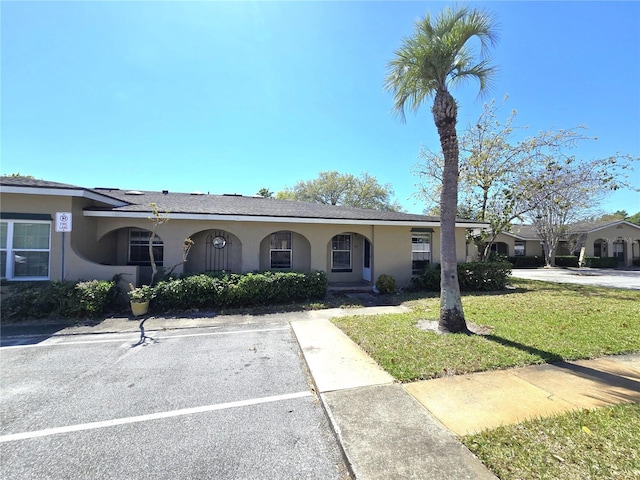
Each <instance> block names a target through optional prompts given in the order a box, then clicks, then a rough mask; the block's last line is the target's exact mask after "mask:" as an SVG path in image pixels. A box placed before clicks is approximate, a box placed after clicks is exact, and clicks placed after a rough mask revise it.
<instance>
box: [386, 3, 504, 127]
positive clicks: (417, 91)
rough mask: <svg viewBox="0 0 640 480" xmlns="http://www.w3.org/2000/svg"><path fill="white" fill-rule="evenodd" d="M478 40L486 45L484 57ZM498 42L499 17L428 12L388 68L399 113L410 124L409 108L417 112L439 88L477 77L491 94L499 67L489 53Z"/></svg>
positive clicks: (476, 12) (455, 11)
mask: <svg viewBox="0 0 640 480" xmlns="http://www.w3.org/2000/svg"><path fill="white" fill-rule="evenodd" d="M472 39H477V40H478V41H479V43H480V55H479V59H477V57H478V56H477V55H475V54H474V52H473V50H472V47H471V45H470V41H471V40H472ZM497 39H498V35H497V32H496V29H495V18H494V17H493V15H491V14H490V13H488V12H486V11H484V10H481V9H469V8H465V7H463V8H457V9H451V8H446V9H444V10H443V11H442V12H440V14H439V15H438V16H436V17H435V18H434V17H432V16H431V15H430V14H429V13H427V15H426V16H425V17H424V18H422V19H419V20H417V21H416V23H415V24H414V32H413V35H412V36H410V37H407V38H404V39H403V41H402V45H401V47H400V48H399V49H398V50H396V52H395V57H394V59H393V60H391V61H390V62H389V63H388V65H387V76H386V78H385V80H384V88H385V90H387V91H388V92H390V93H392V94H393V97H394V106H393V111H394V112H395V113H397V114H398V115H399V116H400V118H401V119H402V120H405V109H409V110H410V111H415V110H417V109H418V108H419V107H420V105H421V104H422V103H423V102H424V101H425V100H426V99H428V98H431V97H432V96H434V95H435V93H436V92H437V91H438V90H448V87H449V86H452V85H455V84H458V83H460V82H461V81H464V80H469V79H472V78H475V79H477V80H478V82H479V86H480V92H481V93H482V92H484V91H486V90H488V89H489V87H490V85H491V78H492V77H493V76H494V74H495V72H496V69H495V67H493V66H491V65H490V60H489V59H488V58H487V57H486V53H487V50H488V48H489V47H490V46H493V45H494V44H495V42H496V41H497Z"/></svg>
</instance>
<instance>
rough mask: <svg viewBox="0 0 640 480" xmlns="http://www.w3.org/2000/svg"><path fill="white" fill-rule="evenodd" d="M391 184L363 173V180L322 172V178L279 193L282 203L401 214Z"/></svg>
mask: <svg viewBox="0 0 640 480" xmlns="http://www.w3.org/2000/svg"><path fill="white" fill-rule="evenodd" d="M392 196H393V189H392V188H391V185H389V184H386V185H381V184H380V183H378V180H377V179H376V177H374V176H372V175H369V174H368V173H366V172H365V173H362V174H361V175H360V176H359V177H356V176H354V175H351V174H343V173H338V172H336V171H330V172H320V174H319V175H318V178H315V179H313V180H307V181H302V180H301V181H299V182H297V183H296V184H295V186H294V187H293V188H291V189H285V190H284V191H281V192H278V193H277V195H276V198H278V199H281V200H298V201H302V202H311V203H322V204H325V205H344V206H349V207H357V208H370V209H375V210H389V211H395V212H399V211H401V210H402V207H401V205H400V204H399V203H398V202H397V201H394V200H392V198H391V197H392Z"/></svg>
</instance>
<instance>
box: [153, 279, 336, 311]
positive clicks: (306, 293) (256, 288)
mask: <svg viewBox="0 0 640 480" xmlns="http://www.w3.org/2000/svg"><path fill="white" fill-rule="evenodd" d="M327 285H328V281H327V275H326V274H325V273H324V272H311V273H300V272H270V271H267V272H256V273H247V274H244V275H239V274H233V273H215V274H198V275H190V276H187V277H182V278H176V279H170V280H166V281H162V282H159V283H158V284H157V285H156V286H155V287H154V293H155V296H154V299H153V300H152V302H151V307H152V308H153V309H154V310H159V311H167V310H187V309H192V308H198V309H203V308H221V307H250V306H256V305H272V304H279V303H287V302H292V301H300V300H308V299H319V298H323V297H324V296H325V295H326V293H327Z"/></svg>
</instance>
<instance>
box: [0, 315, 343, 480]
mask: <svg viewBox="0 0 640 480" xmlns="http://www.w3.org/2000/svg"><path fill="white" fill-rule="evenodd" d="M150 335H151V336H152V337H154V341H149V342H147V343H146V344H145V345H137V346H135V344H136V343H137V342H138V339H139V335H138V334H137V333H135V332H128V333H108V334H90V335H86V334H83V335H69V336H65V335H61V336H53V337H46V336H44V337H34V338H29V337H19V338H17V339H16V340H15V341H11V339H5V341H4V343H3V344H4V345H7V346H4V347H2V348H1V349H0V361H1V363H2V371H1V373H0V379H1V385H2V389H1V392H0V414H1V418H2V430H1V433H0V459H1V460H0V461H1V463H2V465H1V466H2V478H3V479H25V478H29V479H45V478H46V479H86V478H92V479H99V478H109V479H125V478H126V479H147V478H155V479H157V478H162V479H169V478H170V479H180V478H188V479H283V478H308V479H345V478H348V474H347V469H346V467H345V465H344V462H343V458H342V456H341V452H340V450H339V447H338V443H337V441H336V438H335V436H334V434H333V432H332V430H331V429H330V426H329V423H328V420H327V418H326V415H325V413H324V411H323V410H322V407H321V405H320V403H319V400H318V397H317V395H316V393H315V391H314V390H313V388H312V386H311V384H310V379H309V377H308V373H307V370H306V368H305V365H304V360H303V358H302V355H301V352H300V349H299V346H298V344H297V342H296V340H295V337H294V335H293V333H292V331H291V327H290V325H289V324H288V323H284V322H280V323H278V322H274V323H270V324H242V325H240V324H234V325H217V326H211V327H207V328H195V329H194V328H191V329H183V330H167V331H160V332H157V331H156V332H151V333H150Z"/></svg>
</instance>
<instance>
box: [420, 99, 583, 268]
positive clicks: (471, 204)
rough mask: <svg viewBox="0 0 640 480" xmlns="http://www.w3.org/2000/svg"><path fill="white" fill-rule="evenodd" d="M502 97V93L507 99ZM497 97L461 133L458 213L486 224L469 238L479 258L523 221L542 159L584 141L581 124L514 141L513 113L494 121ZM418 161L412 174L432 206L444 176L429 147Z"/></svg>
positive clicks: (515, 128) (514, 111)
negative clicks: (577, 126)
mask: <svg viewBox="0 0 640 480" xmlns="http://www.w3.org/2000/svg"><path fill="white" fill-rule="evenodd" d="M505 100H506V97H505ZM499 108H500V107H499V106H496V102H495V100H493V101H491V102H490V103H488V104H485V105H484V110H483V112H482V114H481V115H480V117H479V118H478V120H477V121H476V122H474V123H473V124H470V125H469V126H468V127H467V128H466V130H465V131H464V132H463V133H462V135H461V137H460V178H459V191H460V193H459V201H458V215H459V216H460V217H462V218H469V219H472V220H478V221H481V222H488V223H489V225H490V228H489V229H487V230H483V231H481V232H475V233H474V234H473V235H470V236H469V240H470V241H473V242H474V243H475V245H476V247H477V248H478V252H479V254H480V258H481V259H484V260H487V259H488V258H489V253H490V251H491V244H492V243H493V242H494V241H495V238H496V237H497V236H498V235H499V234H500V233H502V232H505V231H509V230H510V228H511V223H512V222H513V221H514V220H516V219H522V218H523V215H525V214H526V213H528V212H529V211H531V209H532V208H533V206H532V202H531V201H530V200H531V197H532V195H533V193H534V190H533V188H532V183H533V180H532V179H533V177H532V175H533V174H535V172H536V171H537V170H538V169H539V168H540V167H541V166H542V167H544V164H545V159H548V158H552V157H554V156H561V155H562V154H563V152H564V150H566V149H567V148H570V147H573V146H575V145H576V144H577V142H578V141H579V140H583V139H586V138H587V137H585V136H584V135H583V134H582V133H581V132H580V129H581V128H582V127H579V128H575V129H569V130H549V131H543V132H539V133H538V134H536V135H534V136H530V137H526V138H524V139H522V140H516V139H515V138H514V137H515V136H516V131H518V130H524V127H516V126H514V125H513V123H514V120H515V118H516V116H517V111H516V110H512V111H511V113H510V114H509V116H508V117H507V119H506V121H504V122H501V121H500V120H498V115H497V112H498V109H499ZM420 157H421V163H420V165H419V166H418V167H417V169H416V170H415V173H416V174H417V175H419V176H420V177H421V178H422V184H421V195H422V196H423V197H424V198H426V200H427V202H429V203H431V204H435V198H434V196H433V193H431V192H433V191H437V189H438V187H439V185H440V178H441V176H442V174H441V172H442V164H443V161H442V158H441V155H439V154H436V153H433V152H431V151H428V150H424V149H423V150H422V151H421V152H420Z"/></svg>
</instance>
